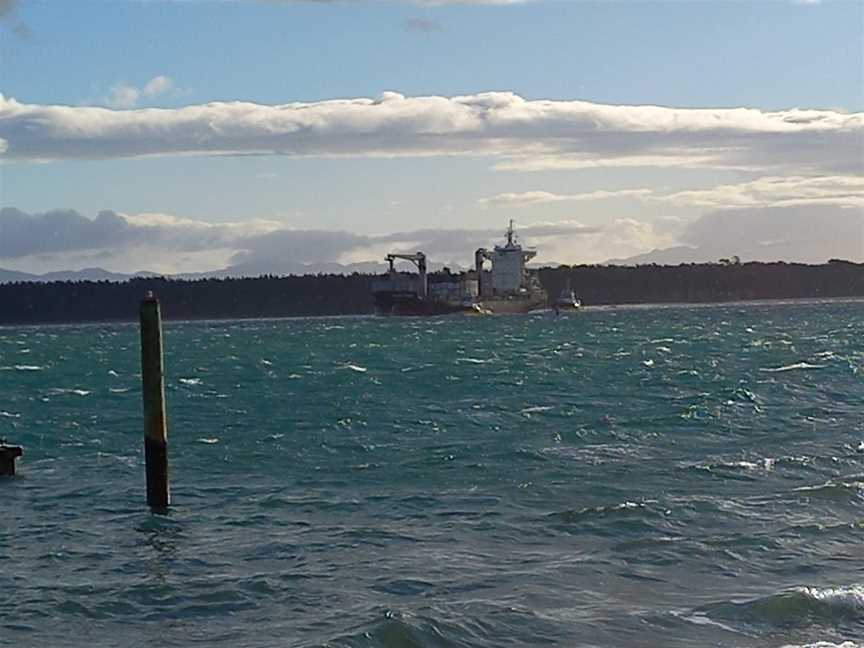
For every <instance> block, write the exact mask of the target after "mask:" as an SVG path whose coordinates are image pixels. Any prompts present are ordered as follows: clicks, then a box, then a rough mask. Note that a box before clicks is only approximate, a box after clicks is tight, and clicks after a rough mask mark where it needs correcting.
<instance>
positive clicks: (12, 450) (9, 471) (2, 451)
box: [0, 442, 24, 477]
mask: <svg viewBox="0 0 864 648" xmlns="http://www.w3.org/2000/svg"><path fill="white" fill-rule="evenodd" d="M22 454H24V450H23V449H22V448H21V447H20V446H7V445H5V444H4V443H2V442H0V477H11V476H13V475H14V474H15V460H16V459H17V458H18V457H20V456H21V455H22Z"/></svg>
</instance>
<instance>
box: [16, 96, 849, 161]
mask: <svg viewBox="0 0 864 648" xmlns="http://www.w3.org/2000/svg"><path fill="white" fill-rule="evenodd" d="M0 138H3V139H5V140H6V141H7V142H8V150H7V151H6V153H5V157H6V158H7V159H37V160H51V159H68V158H119V157H136V156H149V155H172V154H213V155H224V154H234V155H242V154H268V155H292V156H318V157H321V156H338V155H350V156H435V155H454V154H464V155H475V156H498V157H499V158H500V160H499V163H500V164H501V165H503V166H502V168H513V169H527V170H531V169H538V168H556V167H555V165H563V166H562V167H561V168H570V167H572V168H581V167H585V166H634V165H639V166H659V167H662V166H671V167H674V166H683V165H686V166H690V167H693V166H702V167H717V168H738V169H749V170H752V169H760V170H763V171H764V170H766V169H772V170H774V171H775V172H776V173H777V174H778V175H790V174H797V175H810V174H814V173H819V174H828V175H842V174H854V173H859V172H860V171H861V169H862V155H864V113H854V114H846V113H842V112H838V111H831V110H800V109H790V110H785V111H774V112H766V111H761V110H757V109H752V108H737V109H725V108H724V109H692V108H663V107H659V106H613V105H604V104H594V103H588V102H582V101H548V100H542V101H540V100H537V101H529V100H525V99H523V98H521V97H519V96H518V95H516V94H513V93H509V92H489V93H482V94H476V95H467V96H459V97H438V96H429V97H405V96H403V95H400V94H398V93H394V92H387V93H384V94H383V95H382V96H381V97H379V98H378V99H374V100H373V99H366V98H360V99H341V100H331V101H320V102H314V103H291V104H284V105H276V106H271V105H262V104H255V103H248V102H239V101H238V102H214V103H209V104H205V105H194V106H186V107H183V108H176V109H152V108H151V109H141V110H110V109H107V108H98V107H72V106H57V105H37V104H24V103H20V102H18V101H16V100H14V99H7V98H5V97H2V96H0ZM538 162H539V166H538ZM507 165H509V167H508V166H507ZM568 165H570V166H568Z"/></svg>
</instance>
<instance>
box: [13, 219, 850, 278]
mask: <svg viewBox="0 0 864 648" xmlns="http://www.w3.org/2000/svg"><path fill="white" fill-rule="evenodd" d="M517 232H518V234H519V237H520V240H521V242H522V243H523V244H524V245H527V246H536V247H537V248H538V249H539V252H540V254H539V255H538V257H537V261H538V262H540V263H554V262H564V263H600V262H604V261H606V260H608V259H610V258H619V259H620V258H629V259H631V261H635V262H652V261H657V262H675V263H677V262H682V261H714V260H717V259H719V258H722V257H730V256H732V255H737V256H739V257H741V258H742V259H743V260H749V259H758V260H767V261H770V260H790V261H806V262H814V263H818V262H824V261H826V260H828V259H830V258H835V257H836V258H845V259H849V260H853V261H864V211H862V210H861V209H855V208H848V207H840V206H837V205H830V204H816V205H807V206H803V205H787V206H782V207H768V208H763V207H755V208H747V209H725V210H718V211H713V212H710V213H708V214H706V215H705V216H703V217H702V218H700V219H698V220H696V221H694V222H691V223H687V222H681V221H677V222H657V223H647V222H643V221H638V220H636V219H634V218H630V217H626V216H622V217H619V218H614V219H612V220H610V221H609V222H607V223H606V224H604V225H602V226H586V225H585V224H583V223H581V222H579V221H575V220H559V221H549V222H546V221H537V222H533V223H531V222H529V223H523V224H521V225H520V226H518V228H517ZM502 238H503V228H501V229H496V228H475V229H440V230H437V229H436V230H431V229H423V230H408V231H402V232H390V233H383V234H358V233H354V232H348V231H324V230H302V229H292V228H289V227H287V226H286V225H285V224H284V223H279V222H276V221H269V220H253V221H249V222H228V223H210V222H205V221H200V220H195V219H188V218H181V217H178V216H175V215H169V214H123V213H119V212H114V211H103V212H100V213H99V214H98V216H97V217H96V218H94V219H90V218H86V217H85V216H83V215H82V214H80V213H78V212H76V211H74V210H55V211H51V212H47V213H43V214H27V213H25V212H22V211H20V210H17V209H14V208H5V209H2V210H0V265H2V266H5V267H8V268H13V269H18V270H28V271H41V272H44V271H48V270H58V269H77V268H80V267H88V266H93V265H102V266H103V267H107V268H108V269H110V270H114V271H122V272H132V271H137V270H155V271H159V272H168V273H180V272H190V271H203V270H209V271H216V270H220V269H221V270H223V274H234V275H257V274H267V273H274V274H285V273H301V272H307V271H312V272H315V271H323V270H327V271H336V270H338V268H340V267H347V269H348V270H349V271H350V270H351V269H364V270H367V271H374V270H376V269H379V270H380V268H381V267H382V266H381V262H382V259H383V257H384V255H385V254H386V253H388V252H394V251H395V252H411V251H416V250H423V251H424V252H426V254H427V255H428V256H429V258H430V260H431V261H432V262H434V263H436V264H439V265H440V264H446V265H450V266H455V267H460V266H461V267H466V266H469V265H470V264H471V263H472V260H473V253H474V250H475V249H477V248H478V247H488V246H490V245H492V244H494V243H496V242H499V241H500V240H501V239H502ZM650 250H655V252H653V253H651V254H647V255H646V254H645V253H646V252H648V251H650ZM657 250H660V251H659V252H658V251H657ZM640 255H641V256H640ZM340 264H341V265H340ZM357 264H360V265H357Z"/></svg>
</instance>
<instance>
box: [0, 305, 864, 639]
mask: <svg viewBox="0 0 864 648" xmlns="http://www.w3.org/2000/svg"><path fill="white" fill-rule="evenodd" d="M166 345H167V362H168V379H167V383H168V398H169V408H170V415H171V425H170V433H169V434H170V443H171V460H172V471H173V494H174V502H175V506H174V508H173V510H172V511H171V514H170V515H169V516H167V517H161V516H154V515H151V514H150V513H149V512H148V511H147V510H146V508H145V506H144V504H143V497H144V492H143V490H144V488H143V459H142V448H141V446H142V443H141V435H142V433H141V415H140V408H141V406H140V393H139V376H138V375H136V371H137V370H138V339H137V327H135V326H132V325H93V326H69V327H44V328H3V329H0V436H6V437H8V438H9V440H10V441H15V442H17V443H21V444H23V445H25V446H26V455H25V457H24V459H23V460H22V461H21V462H20V464H19V471H20V472H19V476H18V477H16V478H14V479H3V480H0V501H2V507H0V511H2V515H0V644H4V645H15V646H116V645H141V646H147V645H153V646H156V645H158V646H189V645H206V646H380V647H397V646H430V647H431V646H434V647H444V646H466V647H467V646H471V647H474V646H540V645H550V646H553V645H557V646H784V645H810V644H815V643H816V642H828V643H826V644H818V645H836V644H840V645H844V642H850V643H846V644H845V645H846V646H852V645H855V643H857V642H858V641H859V640H861V639H862V637H864V417H862V405H864V384H862V383H864V303H862V302H847V303H821V304H820V303H808V304H800V303H799V304H775V305H764V304H763V305H740V304H738V305H726V306H714V307H701V308H690V309H687V308H674V307H666V308H629V309H598V310H593V311H591V310H587V311H585V312H582V313H579V314H578V315H576V316H571V317H566V318H553V317H551V316H545V315H544V316H530V317H499V318H479V319H462V318H454V319H448V318H444V319H437V320H422V319H402V320H395V319H391V320H384V319H371V318H360V319H351V318H347V319H309V320H282V321H244V322H220V323H169V324H167V325H166Z"/></svg>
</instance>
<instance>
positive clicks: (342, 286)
mask: <svg viewBox="0 0 864 648" xmlns="http://www.w3.org/2000/svg"><path fill="white" fill-rule="evenodd" d="M538 272H539V277H540V282H541V283H542V284H543V286H544V288H546V290H547V291H548V292H549V295H550V297H552V298H554V297H555V296H557V295H558V294H559V292H560V291H561V289H562V288H563V287H564V286H565V285H566V283H567V280H568V279H569V281H570V284H571V285H572V287H573V289H574V290H575V292H576V294H577V296H578V297H579V298H580V299H581V300H582V302H583V303H584V304H585V305H604V304H638V303H676V302H684V303H706V302H724V301H739V300H761V299H805V298H837V297H864V264H858V263H850V262H847V261H831V262H829V263H826V264H822V265H805V264H797V263H782V262H777V263H757V262H754V263H736V262H724V263H710V264H682V265H677V266H659V265H641V266H605V265H582V266H560V267H557V268H541V269H540V270H539V271H538ZM375 278H376V276H375V275H367V274H352V275H304V276H287V277H276V276H261V277H255V278H229V279H212V278H208V279H197V280H183V279H170V278H134V279H130V280H128V281H123V282H112V281H60V282H51V283H38V282H13V283H5V284H0V324H7V325H8V324H38V323H66V322H69V323H71V322H90V321H131V320H135V319H136V318H137V316H138V305H139V303H140V300H141V298H142V297H143V296H144V294H145V293H146V292H147V291H149V290H152V291H153V292H154V293H155V294H156V295H157V296H158V297H159V299H160V300H161V302H162V308H163V314H164V316H165V318H166V319H230V318H260V317H294V316H312V315H363V314H369V313H372V312H374V309H373V303H372V295H371V286H372V281H373V280H374V279H375ZM446 279H447V276H446V274H443V273H436V274H435V275H432V277H431V280H432V281H442V280H446Z"/></svg>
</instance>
